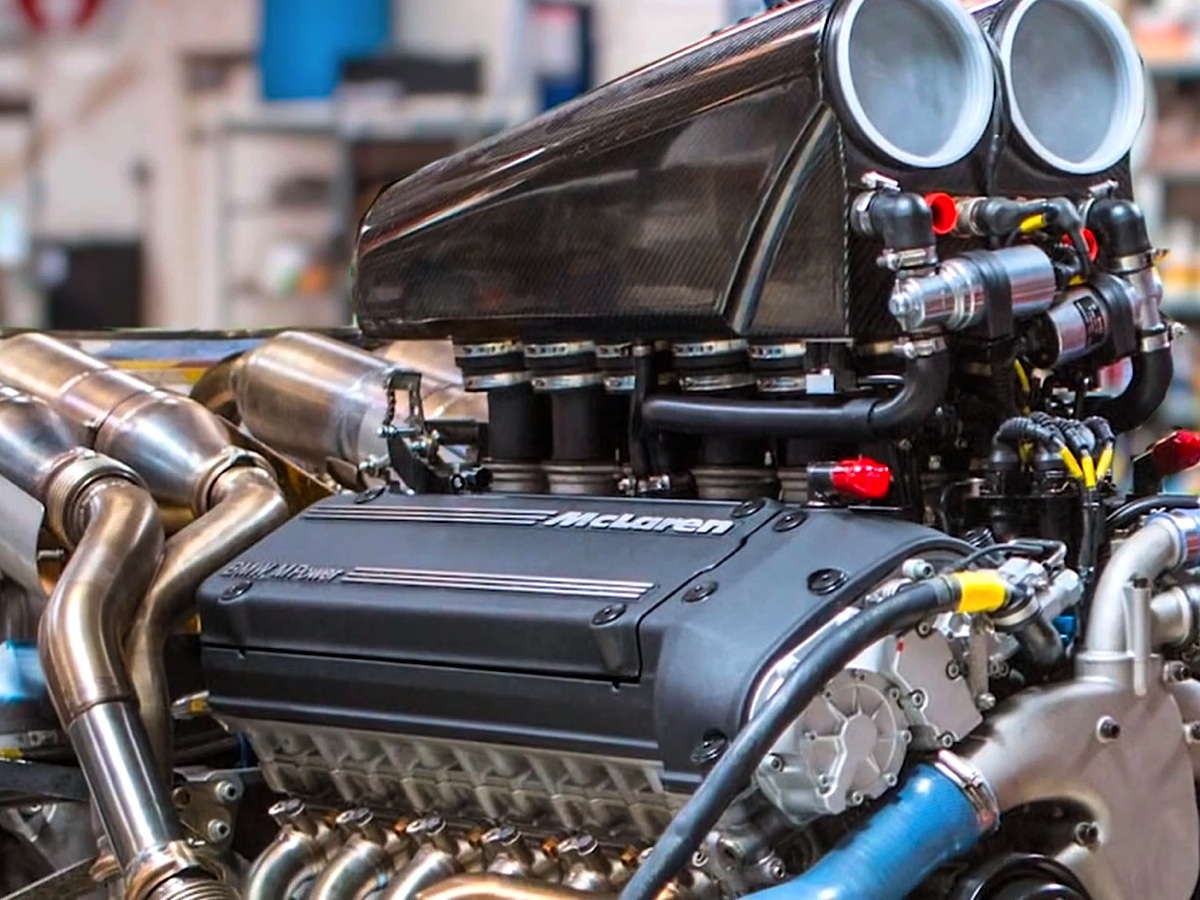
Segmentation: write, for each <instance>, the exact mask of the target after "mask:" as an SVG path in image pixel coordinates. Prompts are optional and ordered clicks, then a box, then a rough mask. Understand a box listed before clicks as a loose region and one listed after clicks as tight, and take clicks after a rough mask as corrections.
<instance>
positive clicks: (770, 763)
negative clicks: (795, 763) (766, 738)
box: [763, 753, 784, 772]
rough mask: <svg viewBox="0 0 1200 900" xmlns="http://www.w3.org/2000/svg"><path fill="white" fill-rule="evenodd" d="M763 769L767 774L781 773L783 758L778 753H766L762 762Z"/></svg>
mask: <svg viewBox="0 0 1200 900" xmlns="http://www.w3.org/2000/svg"><path fill="white" fill-rule="evenodd" d="M763 767H764V768H765V769H766V770H767V771H768V772H782V771H783V769H784V762H783V757H782V756H780V755H779V754H778V753H768V754H767V758H766V759H764V760H763Z"/></svg>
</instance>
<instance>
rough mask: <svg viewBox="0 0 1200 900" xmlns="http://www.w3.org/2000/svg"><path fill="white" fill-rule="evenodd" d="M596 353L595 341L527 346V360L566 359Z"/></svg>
mask: <svg viewBox="0 0 1200 900" xmlns="http://www.w3.org/2000/svg"><path fill="white" fill-rule="evenodd" d="M595 352H596V344H595V343H594V342H593V341H560V342H558V343H554V344H526V345H525V358H526V359H564V358H569V357H572V356H588V355H591V354H594V353H595Z"/></svg>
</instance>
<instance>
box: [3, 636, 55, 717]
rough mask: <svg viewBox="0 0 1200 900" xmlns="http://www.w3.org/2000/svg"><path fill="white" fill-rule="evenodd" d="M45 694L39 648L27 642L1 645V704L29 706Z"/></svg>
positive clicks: (44, 681)
mask: <svg viewBox="0 0 1200 900" xmlns="http://www.w3.org/2000/svg"><path fill="white" fill-rule="evenodd" d="M45 694H46V679H45V676H44V675H43V674H42V664H41V662H40V661H39V660H38V653H37V645H36V644H33V643H31V642H25V641H4V642H3V643H0V704H5V703H28V702H30V701H35V700H39V699H41V698H42V697H44V696H45Z"/></svg>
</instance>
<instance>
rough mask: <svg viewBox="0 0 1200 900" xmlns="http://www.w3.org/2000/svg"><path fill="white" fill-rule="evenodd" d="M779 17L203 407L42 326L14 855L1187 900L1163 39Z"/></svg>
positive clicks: (1195, 511) (494, 162)
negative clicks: (1155, 51)
mask: <svg viewBox="0 0 1200 900" xmlns="http://www.w3.org/2000/svg"><path fill="white" fill-rule="evenodd" d="M770 5H771V7H772V8H770V9H768V10H766V11H765V12H763V13H762V14H760V15H757V16H754V17H752V18H750V19H747V20H745V21H742V22H740V23H738V24H737V25H735V26H733V27H731V28H728V29H725V30H723V31H720V32H717V33H715V34H713V35H711V36H710V37H708V38H706V39H705V40H703V41H701V42H699V43H697V44H695V45H693V46H691V47H689V48H686V49H684V50H681V51H680V52H678V53H676V54H674V55H672V56H670V57H668V58H666V59H664V60H662V61H659V62H657V63H654V64H652V65H650V66H647V67H646V68H643V69H641V70H639V71H637V72H634V73H632V74H630V75H628V76H625V77H624V78H621V79H618V80H617V81H615V82H613V83H611V84H608V85H605V86H603V87H601V88H599V89H597V90H595V91H593V92H591V93H589V94H587V95H585V96H583V97H581V98H580V99H578V100H575V101H573V102H571V103H568V104H566V105H565V106H562V107H560V108H558V109H555V110H552V111H551V112H549V113H547V114H545V115H543V116H541V117H540V118H537V119H535V120H533V121H532V122H530V123H528V124H526V125H523V126H521V127H518V128H516V129H514V130H511V131H508V132H505V133H503V134H500V135H498V136H496V137H493V138H491V139H489V140H487V141H485V142H483V143H481V144H479V145H477V146H474V147H472V148H469V149H467V150H465V151H463V152H461V153H458V154H457V155H454V156H451V157H449V158H447V159H445V160H442V161H440V162H438V163H435V164H433V165H431V166H429V167H427V168H425V169H423V170H421V171H419V172H418V173H416V174H415V175H413V176H412V177H410V178H408V179H406V180H404V181H402V182H399V183H397V184H395V185H393V186H391V187H390V188H388V189H386V190H385V191H384V192H383V193H382V194H381V195H380V196H379V197H378V199H377V200H376V202H375V203H374V205H373V206H372V208H371V209H370V211H369V212H368V213H367V215H366V217H365V219H364V221H363V223H362V226H361V229H360V234H359V239H358V244H357V250H356V258H355V264H354V274H355V280H354V298H355V309H356V313H357V327H356V329H355V330H353V331H352V332H349V333H339V334H336V335H322V334H315V333H306V332H299V331H289V332H284V333H282V334H278V335H273V336H267V337H263V338H256V339H254V340H253V341H251V342H250V343H249V344H248V345H247V346H244V347H241V348H239V349H238V351H237V352H236V353H231V354H229V355H227V356H226V357H225V358H223V359H221V360H220V361H219V362H217V363H215V364H213V365H211V367H209V368H207V370H206V371H205V373H204V374H203V376H202V377H201V378H200V380H199V382H198V383H197V384H196V385H195V386H194V388H192V389H191V395H190V396H187V395H186V392H184V393H180V392H173V391H170V390H165V389H162V388H158V387H155V386H153V385H151V384H149V383H147V382H146V381H144V380H142V379H141V378H140V377H139V376H138V375H137V374H136V373H133V372H131V371H128V370H127V369H124V368H122V367H120V366H119V365H114V364H111V363H109V362H106V361H103V360H101V359H99V358H97V357H96V356H95V355H92V354H89V353H87V352H85V350H84V349H82V348H81V347H79V346H76V345H74V344H72V343H71V342H70V341H69V340H66V339H60V338H58V337H55V336H52V335H46V334H33V333H31V334H22V335H15V336H10V337H7V338H5V339H3V340H0V384H3V385H6V387H4V388H3V392H2V393H0V473H2V474H3V475H4V476H5V478H4V480H3V481H0V493H3V495H4V496H5V497H6V501H5V502H6V504H7V507H8V508H9V509H10V510H11V516H10V521H9V523H8V525H7V527H6V529H5V532H4V534H3V535H0V536H2V537H3V540H0V569H2V570H3V572H4V576H5V581H4V582H3V586H4V589H5V590H8V591H9V592H10V593H11V595H12V598H13V599H12V602H11V603H10V604H9V605H10V608H11V610H12V611H13V612H12V613H11V615H9V616H8V618H7V619H6V621H5V624H6V627H7V628H8V631H7V633H6V638H7V639H8V643H6V644H5V645H4V646H3V649H4V650H5V652H6V653H7V656H6V657H5V658H0V663H3V664H4V665H6V666H7V667H8V670H9V673H8V674H9V675H11V681H12V689H11V691H10V693H11V697H10V699H9V702H7V704H5V705H4V707H3V709H4V710H5V712H4V716H5V718H4V719H3V726H4V727H3V729H2V730H3V731H4V732H5V744H6V747H7V750H8V752H7V755H8V756H12V757H14V758H19V759H20V760H21V761H22V762H21V764H20V765H19V766H17V769H13V766H4V767H0V775H3V773H4V769H5V768H8V769H13V770H14V771H17V770H18V769H19V770H20V771H21V772H23V773H24V779H25V780H24V781H22V782H21V783H22V784H26V785H31V784H42V785H43V787H42V788H41V789H40V792H39V791H38V790H33V789H32V788H29V787H27V788H26V790H25V793H24V794H20V795H18V797H17V800H14V801H13V803H12V805H11V806H10V808H9V809H8V810H7V812H6V814H8V813H11V817H10V818H5V819H0V825H3V828H4V829H5V833H6V834H10V835H11V836H12V840H13V841H15V842H16V844H15V845H14V846H15V847H18V848H19V850H18V849H13V850H12V851H11V855H12V858H13V859H17V858H20V859H22V860H25V859H34V860H36V861H40V862H39V864H47V865H49V864H52V863H53V864H59V863H64V862H73V861H74V860H65V859H64V858H63V853H65V852H66V851H57V850H55V849H54V847H55V846H57V845H51V846H49V848H48V842H47V839H46V837H45V836H46V835H52V836H54V837H55V840H61V839H63V835H64V834H68V835H69V836H71V837H72V839H73V840H74V846H76V847H79V846H82V847H83V848H84V850H81V851H79V853H83V852H85V851H87V853H89V854H90V855H92V856H95V857H96V861H95V863H94V864H91V865H90V866H89V867H87V872H86V875H87V877H86V878H85V879H84V882H85V888H86V887H87V886H95V884H96V883H97V882H100V883H104V884H107V885H109V890H110V892H114V893H111V894H110V895H113V896H122V897H127V898H130V900H168V898H170V900H186V898H191V900H203V898H210V900H216V898H229V897H234V896H244V897H245V898H247V900H291V898H300V897H307V898H311V900H350V898H354V900H363V898H368V897H370V898H377V900H415V898H417V897H420V898H423V900H476V898H479V900H482V898H503V900H585V898H588V897H603V898H608V900H729V898H734V897H741V896H746V895H750V896H754V897H755V898H756V900H757V898H760V897H761V900H807V898H823V900H837V898H847V900H849V898H856V900H901V898H905V897H913V898H930V900H1017V898H1028V897H1058V898H1079V900H1087V898H1091V900H1134V898H1142V897H1154V898H1162V900H1188V898H1192V897H1194V896H1200V894H1196V893H1195V892H1196V889H1197V882H1198V880H1200V812H1198V806H1197V795H1196V789H1195V783H1196V773H1197V772H1198V771H1200V683H1198V682H1197V681H1196V680H1195V679H1193V677H1192V675H1191V671H1190V668H1189V664H1190V663H1191V662H1192V661H1193V660H1194V658H1195V656H1196V655H1197V647H1198V646H1200V644H1198V643H1197V642H1198V641H1200V582H1198V581H1197V580H1196V579H1195V575H1194V572H1195V570H1196V569H1197V567H1200V503H1198V501H1197V499H1196V498H1195V497H1192V496H1185V495H1178V494H1169V493H1164V492H1163V482H1164V480H1165V479H1166V478H1168V477H1170V476H1171V475H1173V474H1176V473H1178V472H1180V471H1182V470H1183V469H1185V468H1188V467H1190V466H1192V465H1194V464H1196V463H1197V462H1200V436H1197V435H1193V434H1190V433H1187V432H1176V433H1174V434H1171V435H1169V436H1167V437H1165V438H1162V439H1159V440H1157V441H1150V442H1147V440H1146V439H1143V438H1140V437H1138V436H1137V433H1138V430H1139V429H1140V428H1141V427H1142V426H1143V425H1145V424H1146V423H1147V421H1148V420H1150V418H1151V416H1152V415H1153V413H1154V412H1155V411H1156V409H1157V408H1158V407H1159V405H1160V404H1161V402H1162V400H1163V398H1164V396H1165V393H1166V391H1167V388H1168V385H1169V383H1170V380H1171V378H1172V363H1171V347H1172V339H1173V337H1174V335H1175V331H1174V326H1173V324H1172V323H1171V322H1170V321H1168V320H1167V319H1165V318H1164V316H1163V314H1162V312H1161V310H1160V304H1161V300H1162V285H1161V281H1160V279H1159V276H1158V274H1157V270H1156V263H1157V261H1158V258H1159V251H1157V250H1156V248H1155V247H1154V246H1153V245H1152V243H1151V241H1150V238H1149V236H1148V232H1147V226H1146V222H1145V219H1144V217H1143V214H1142V212H1141V210H1140V209H1139V207H1138V206H1137V205H1136V204H1135V202H1134V198H1133V196H1132V180H1131V173H1130V162H1129V154H1130V151H1131V148H1132V145H1133V143H1134V140H1135V138H1136V136H1137V134H1138V132H1139V129H1140V127H1141V125H1142V119H1143V116H1144V112H1145V99H1146V98H1145V94H1146V90H1147V87H1146V80H1145V73H1144V70H1143V66H1142V63H1141V61H1140V59H1139V58H1138V56H1137V53H1136V51H1135V49H1134V47H1133V45H1132V42H1131V40H1130V37H1129V35H1128V34H1127V33H1126V31H1125V29H1124V27H1123V26H1122V24H1121V22H1120V20H1119V18H1118V17H1117V16H1116V15H1115V13H1113V12H1112V11H1111V10H1110V9H1109V8H1108V7H1107V6H1106V5H1104V4H1103V3H1102V2H1101V0H1001V2H986V3H982V4H978V3H977V4H974V5H973V8H965V7H964V6H963V5H962V4H960V3H958V2H957V0H798V2H776V3H773V4H770ZM1065 41H1069V45H1068V44H1065V43H1064V42H1065ZM210 339H213V336H205V335H200V334H197V335H196V341H197V342H203V341H205V340H210ZM1147 443H1148V445H1147ZM14 765H16V764H14ZM29 767H32V768H29ZM55 767H58V768H59V769H60V770H61V771H60V773H59V775H58V779H59V780H58V781H54V782H53V785H50V786H47V785H48V784H49V782H46V783H43V782H39V781H38V780H37V779H38V777H42V778H49V777H50V775H52V774H53V770H55ZM47 771H49V774H47ZM63 772H76V773H77V774H78V776H79V777H80V778H81V779H82V782H81V784H80V786H79V787H78V788H77V793H75V794H72V793H71V791H70V790H68V789H67V788H65V787H63V784H64V783H65V782H63V780H62V779H63V778H64V777H65V776H64V775H63V774H62V773H63ZM38 773H41V775H38ZM5 777H8V776H5ZM0 786H2V784H0ZM51 788H53V790H51ZM30 792H32V793H33V794H34V795H35V796H39V797H42V801H41V803H40V804H39V805H37V806H35V807H30V806H28V804H29V799H28V795H29V794H30ZM0 796H4V795H0ZM52 801H53V802H52ZM22 803H24V804H26V805H24V806H22V805H21V804H22ZM85 803H87V804H90V807H91V812H90V813H89V811H88V806H87V805H83V804H85ZM29 809H34V810H35V811H36V815H35V814H34V813H30V812H29ZM71 809H74V810H75V813H74V814H73V817H72V815H68V814H67V813H66V812H64V810H71ZM51 810H58V817H57V818H54V817H53V816H51V815H50V814H49V812H48V811H51ZM81 810H82V813H80V811H81ZM64 823H66V824H64ZM97 840H98V843H97ZM39 841H40V843H39ZM93 847H96V848H98V849H95V851H94V852H92V848H93ZM6 852H9V851H6ZM77 855H78V854H77ZM7 877H8V878H9V880H10V881H13V879H14V878H15V876H14V874H13V873H12V872H9V873H8V875H7ZM27 880H28V879H26V881H27ZM18 881H19V879H18ZM23 883H24V882H20V883H18V882H17V881H13V884H12V887H14V888H15V887H19V886H21V884H23Z"/></svg>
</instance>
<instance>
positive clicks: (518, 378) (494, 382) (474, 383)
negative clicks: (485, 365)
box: [463, 371, 530, 393]
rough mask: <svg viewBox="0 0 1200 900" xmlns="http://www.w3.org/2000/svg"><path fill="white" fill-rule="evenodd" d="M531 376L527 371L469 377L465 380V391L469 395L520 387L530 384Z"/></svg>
mask: <svg viewBox="0 0 1200 900" xmlns="http://www.w3.org/2000/svg"><path fill="white" fill-rule="evenodd" d="M529 379H530V375H529V373H528V372H526V371H520V372H494V373H492V374H491V375H468V376H466V377H465V378H464V379H463V390H465V391H467V392H469V393H480V392H482V391H495V390H500V389H501V388H510V387H519V386H520V385H522V384H528V383H529Z"/></svg>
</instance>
